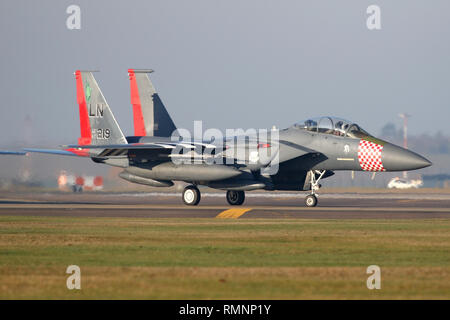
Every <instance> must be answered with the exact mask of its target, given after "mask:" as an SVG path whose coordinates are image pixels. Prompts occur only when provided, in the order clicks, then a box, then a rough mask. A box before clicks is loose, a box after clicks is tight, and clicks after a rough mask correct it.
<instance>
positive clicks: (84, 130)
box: [75, 70, 92, 145]
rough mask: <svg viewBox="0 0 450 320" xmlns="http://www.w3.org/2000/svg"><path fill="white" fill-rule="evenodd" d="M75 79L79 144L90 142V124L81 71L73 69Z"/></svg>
mask: <svg viewBox="0 0 450 320" xmlns="http://www.w3.org/2000/svg"><path fill="white" fill-rule="evenodd" d="M75 80H76V83H77V102H78V107H79V113H80V134H81V137H80V138H79V139H78V144H79V145H87V144H91V141H92V137H91V124H90V122H89V115H88V110H87V104H86V96H85V95H84V89H83V79H81V71H80V70H77V71H75Z"/></svg>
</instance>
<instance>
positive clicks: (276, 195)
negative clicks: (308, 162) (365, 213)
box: [104, 192, 450, 200]
mask: <svg viewBox="0 0 450 320" xmlns="http://www.w3.org/2000/svg"><path fill="white" fill-rule="evenodd" d="M306 194H307V192H299V193H249V192H248V193H246V194H245V197H246V198H291V199H292V198H299V199H301V198H304V197H305V195H306ZM104 196H109V197H118V196H120V197H138V198H146V197H181V192H142V193H114V194H104ZM202 197H205V198H225V192H221V193H219V192H217V193H216V192H203V193H202ZM318 198H322V199H406V200H450V194H434V193H428V194H418V193H409V194H408V193H404V194H397V193H391V194H389V193H370V194H369V193H319V194H318Z"/></svg>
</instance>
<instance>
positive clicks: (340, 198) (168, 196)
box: [0, 193, 450, 219]
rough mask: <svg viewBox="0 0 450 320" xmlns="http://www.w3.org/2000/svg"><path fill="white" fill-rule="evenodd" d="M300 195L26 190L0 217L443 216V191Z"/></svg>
mask: <svg viewBox="0 0 450 320" xmlns="http://www.w3.org/2000/svg"><path fill="white" fill-rule="evenodd" d="M304 196H305V194H303V193H299V194H295V193H248V194H247V196H246V201H245V203H244V205H242V206H230V205H228V204H227V202H226V200H225V196H224V193H204V194H202V200H201V203H200V204H199V205H198V206H186V205H184V204H183V203H182V201H181V193H85V194H70V193H41V194H40V193H29V194H10V195H3V196H0V215H3V216H58V217H64V216H71V217H135V218H136V217H137V218H217V219H255V218H268V219H270V218H272V219H273V218H276V219H439V218H440V219H448V218H450V195H448V194H336V193H333V194H320V195H319V204H318V206H317V207H315V208H307V207H305V205H304Z"/></svg>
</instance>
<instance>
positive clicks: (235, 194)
mask: <svg viewBox="0 0 450 320" xmlns="http://www.w3.org/2000/svg"><path fill="white" fill-rule="evenodd" d="M244 200H245V192H244V191H232V190H228V191H227V201H228V203H229V204H231V205H232V206H240V205H241V204H243V203H244Z"/></svg>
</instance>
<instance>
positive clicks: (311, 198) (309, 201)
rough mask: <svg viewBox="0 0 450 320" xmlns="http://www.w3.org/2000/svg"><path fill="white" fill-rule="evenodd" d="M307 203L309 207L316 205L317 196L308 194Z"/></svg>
mask: <svg viewBox="0 0 450 320" xmlns="http://www.w3.org/2000/svg"><path fill="white" fill-rule="evenodd" d="M305 204H306V206H307V207H315V206H316V205H317V197H316V196H315V195H313V194H310V195H308V196H306V198H305Z"/></svg>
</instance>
